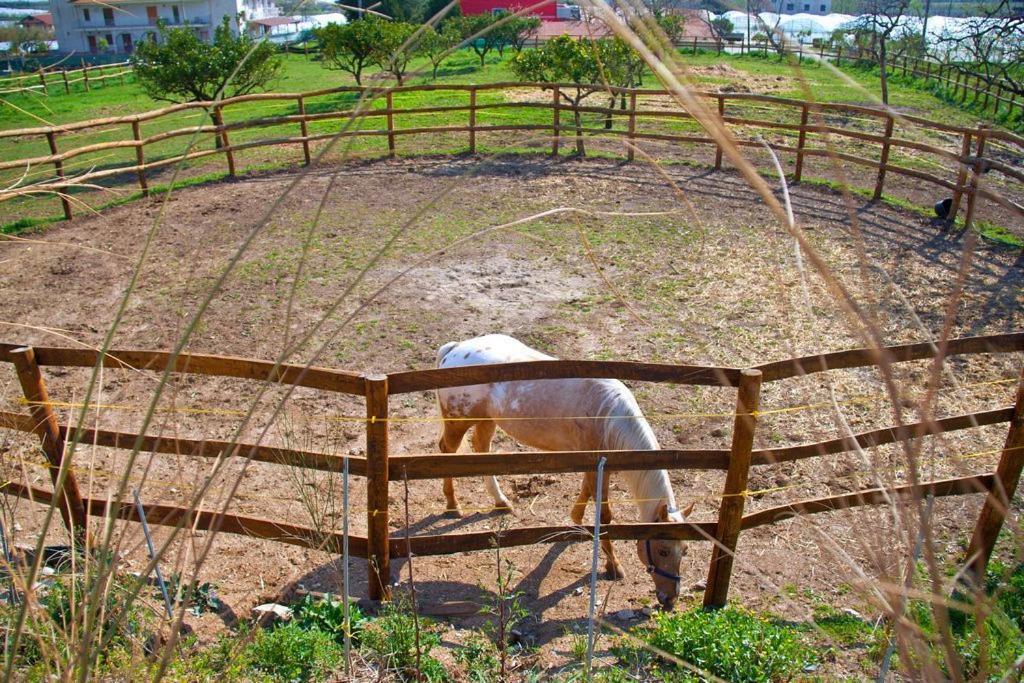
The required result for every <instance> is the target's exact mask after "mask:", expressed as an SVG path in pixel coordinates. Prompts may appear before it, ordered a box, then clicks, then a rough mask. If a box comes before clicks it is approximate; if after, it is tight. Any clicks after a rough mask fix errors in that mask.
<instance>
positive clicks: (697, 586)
mask: <svg viewBox="0 0 1024 683" xmlns="http://www.w3.org/2000/svg"><path fill="white" fill-rule="evenodd" d="M707 587H708V582H707V581H705V580H704V579H701V580H700V581H698V582H697V583H695V584H693V585H692V586H690V590H692V591H702V590H704V589H705V588H707Z"/></svg>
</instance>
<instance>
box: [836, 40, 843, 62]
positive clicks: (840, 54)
mask: <svg viewBox="0 0 1024 683" xmlns="http://www.w3.org/2000/svg"><path fill="white" fill-rule="evenodd" d="M842 65H843V46H842V45H840V46H839V48H838V49H837V50H836V66H842Z"/></svg>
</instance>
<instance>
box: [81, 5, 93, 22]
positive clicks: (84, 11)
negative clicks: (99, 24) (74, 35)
mask: <svg viewBox="0 0 1024 683" xmlns="http://www.w3.org/2000/svg"><path fill="white" fill-rule="evenodd" d="M82 18H83V19H85V21H92V17H90V16H89V8H88V7H83V8H82Z"/></svg>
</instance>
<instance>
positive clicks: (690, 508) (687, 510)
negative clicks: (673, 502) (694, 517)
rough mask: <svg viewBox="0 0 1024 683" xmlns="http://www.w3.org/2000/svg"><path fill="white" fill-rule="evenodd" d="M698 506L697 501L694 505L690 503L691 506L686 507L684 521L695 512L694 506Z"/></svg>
mask: <svg viewBox="0 0 1024 683" xmlns="http://www.w3.org/2000/svg"><path fill="white" fill-rule="evenodd" d="M696 504H697V501H693V502H692V503H690V504H689V505H687V506H686V509H685V510H683V519H686V518H687V517H689V516H690V513H691V512H693V508H694V506H695V505H696Z"/></svg>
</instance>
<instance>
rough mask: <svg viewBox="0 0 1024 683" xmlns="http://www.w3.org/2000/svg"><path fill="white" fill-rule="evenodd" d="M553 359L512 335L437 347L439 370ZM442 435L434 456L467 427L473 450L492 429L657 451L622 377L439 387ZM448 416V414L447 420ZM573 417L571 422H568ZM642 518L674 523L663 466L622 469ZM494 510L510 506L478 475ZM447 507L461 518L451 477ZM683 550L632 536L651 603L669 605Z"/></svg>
mask: <svg viewBox="0 0 1024 683" xmlns="http://www.w3.org/2000/svg"><path fill="white" fill-rule="evenodd" d="M533 360H553V359H552V357H551V356H547V355H545V354H543V353H541V352H539V351H537V350H535V349H532V348H530V347H528V346H526V345H525V344H523V343H522V342H520V341H519V340H517V339H513V338H512V337H508V336H506V335H503V334H490V335H486V336H483V337H476V338H475V339H467V340H466V341H462V342H449V343H447V344H445V345H444V346H442V347H441V348H440V349H439V350H438V352H437V366H438V367H439V368H455V367H461V366H465V365H484V364H490V363H513V362H517V361H533ZM437 399H438V403H439V404H440V407H441V415H442V417H444V418H445V422H444V433H443V434H442V435H441V439H440V441H439V442H438V448H439V449H440V450H441V452H442V453H455V452H456V451H458V449H459V445H460V444H461V443H462V439H463V437H464V436H465V435H466V432H467V431H469V429H470V427H475V429H474V430H473V437H472V445H473V450H474V451H476V452H478V453H486V452H487V451H489V450H490V447H491V439H492V438H493V437H494V430H495V428H496V427H501V428H502V430H504V431H505V433H507V434H508V435H509V436H511V437H512V438H513V439H515V440H516V441H518V442H519V443H521V444H524V445H526V446H529V447H531V448H538V449H541V450H546V451H601V450H637V451H639V450H657V449H658V448H659V446H658V440H657V438H655V436H654V432H653V431H652V430H651V427H650V425H649V424H648V423H647V420H646V419H645V418H644V416H643V413H642V412H641V411H640V406H639V405H637V402H636V398H634V397H633V394H632V392H630V390H629V389H627V388H626V385H624V384H623V383H622V382H620V381H618V380H611V379H548V380H525V381H514V382H497V383H491V384H478V385H473V386H467V387H455V388H451V389H440V390H438V392H437ZM450 418H456V419H454V420H452V419H450ZM574 418H575V419H574ZM622 476H623V477H624V478H625V480H626V483H627V485H628V488H629V492H630V495H631V497H632V498H633V500H634V501H636V506H637V509H638V511H639V514H640V521H642V522H682V521H683V520H684V519H685V518H686V515H688V514H689V513H690V511H691V510H692V508H693V506H692V505H691V506H690V508H689V509H687V510H685V511H682V512H681V511H680V510H679V509H678V508H677V507H676V501H675V496H674V495H673V493H672V487H671V485H670V483H669V478H668V473H667V472H666V471H665V470H648V471H625V472H622ZM596 479H597V477H596V475H595V474H592V473H587V474H586V475H584V479H583V486H582V488H581V490H580V495H579V496H578V497H577V499H576V502H575V504H574V505H573V507H572V513H571V516H572V520H573V523H574V524H580V523H581V522H582V521H583V513H584V511H585V509H586V506H587V502H588V501H589V500H590V498H592V497H593V496H594V493H595V491H594V487H595V483H596ZM485 481H486V485H487V490H488V492H489V493H490V495H491V497H492V498H493V499H494V505H495V507H497V508H499V509H502V510H506V511H511V509H512V503H510V502H509V500H508V498H506V497H505V494H504V493H502V491H501V487H500V486H499V485H498V480H497V478H496V477H488V478H486V480H485ZM444 495H445V499H446V501H447V512H448V513H449V514H450V515H453V516H459V515H461V512H460V510H459V504H458V502H457V500H456V498H455V485H454V482H453V481H452V479H451V478H447V479H445V480H444ZM601 499H602V506H601V523H602V524H608V523H609V522H611V520H612V511H611V506H610V504H609V501H608V477H604V481H603V482H602V493H601ZM601 547H602V549H603V550H604V553H605V557H606V560H607V565H606V568H607V570H608V575H609V577H610V578H613V579H619V578H622V577H623V576H624V574H623V572H622V566H621V565H620V564H619V561H618V560H617V559H616V557H615V553H614V551H613V549H612V543H611V541H609V540H602V541H601ZM685 553H686V548H685V545H684V544H683V543H682V542H681V541H661V540H651V541H637V554H638V555H639V556H640V562H642V563H643V564H644V566H645V567H647V571H648V572H649V573H650V574H651V576H652V578H653V579H654V585H655V590H656V592H657V597H658V602H659V603H661V605H662V607H664V608H665V609H672V606H673V605H674V604H675V601H676V598H677V597H678V595H679V582H680V577H679V563H680V561H681V560H682V556H683V555H684V554H685Z"/></svg>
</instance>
